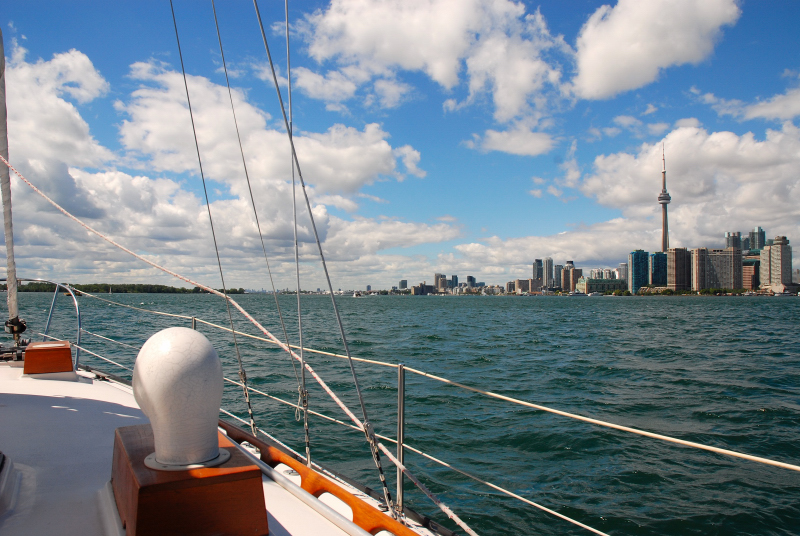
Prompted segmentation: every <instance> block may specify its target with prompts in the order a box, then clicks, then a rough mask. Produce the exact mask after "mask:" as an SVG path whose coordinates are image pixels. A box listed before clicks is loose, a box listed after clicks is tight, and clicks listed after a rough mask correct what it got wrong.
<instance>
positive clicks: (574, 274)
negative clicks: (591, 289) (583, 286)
mask: <svg viewBox="0 0 800 536" xmlns="http://www.w3.org/2000/svg"><path fill="white" fill-rule="evenodd" d="M581 276H583V270H582V269H580V268H575V266H574V265H573V264H572V261H568V262H567V265H566V266H565V267H564V269H563V270H562V271H561V290H562V291H563V292H573V291H575V285H577V284H578V279H580V278H581Z"/></svg>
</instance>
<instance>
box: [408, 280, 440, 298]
mask: <svg viewBox="0 0 800 536" xmlns="http://www.w3.org/2000/svg"><path fill="white" fill-rule="evenodd" d="M426 283H427V282H422V283H420V284H419V285H417V286H415V287H411V295H412V296H426V295H428V294H435V293H436V287H434V286H433V285H428V284H426Z"/></svg>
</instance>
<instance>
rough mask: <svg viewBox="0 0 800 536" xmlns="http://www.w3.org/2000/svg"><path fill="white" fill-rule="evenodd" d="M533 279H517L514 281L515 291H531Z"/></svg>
mask: <svg viewBox="0 0 800 536" xmlns="http://www.w3.org/2000/svg"><path fill="white" fill-rule="evenodd" d="M532 281H533V279H516V280H515V281H514V292H516V293H517V294H522V293H523V292H530V290H531V282H532Z"/></svg>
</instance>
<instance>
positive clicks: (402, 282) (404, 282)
mask: <svg viewBox="0 0 800 536" xmlns="http://www.w3.org/2000/svg"><path fill="white" fill-rule="evenodd" d="M407 288H408V279H401V280H400V290H405V289H407Z"/></svg>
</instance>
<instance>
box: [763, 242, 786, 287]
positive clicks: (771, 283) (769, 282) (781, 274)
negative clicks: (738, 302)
mask: <svg viewBox="0 0 800 536" xmlns="http://www.w3.org/2000/svg"><path fill="white" fill-rule="evenodd" d="M760 260H761V287H762V288H765V287H778V286H780V285H784V286H786V285H791V284H792V246H790V245H789V240H788V239H787V238H786V237H785V236H776V237H775V239H774V240H772V245H765V246H764V247H763V248H762V249H761V259H760ZM773 290H775V289H774V288H773ZM779 292H783V291H782V290H780V291H779Z"/></svg>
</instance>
